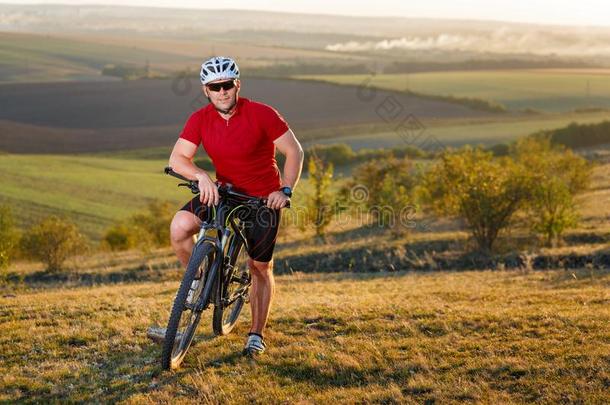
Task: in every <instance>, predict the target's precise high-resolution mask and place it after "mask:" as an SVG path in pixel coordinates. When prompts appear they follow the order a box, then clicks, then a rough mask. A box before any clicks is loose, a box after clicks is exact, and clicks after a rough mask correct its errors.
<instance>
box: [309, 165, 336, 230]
mask: <svg viewBox="0 0 610 405" xmlns="http://www.w3.org/2000/svg"><path fill="white" fill-rule="evenodd" d="M308 169H309V181H310V183H311V185H312V187H313V191H312V193H311V194H310V195H308V196H307V197H306V204H305V207H306V213H307V215H306V217H307V218H306V223H307V224H309V225H312V226H313V227H314V229H315V231H316V236H317V237H319V238H324V236H325V230H326V228H327V227H328V225H329V224H330V222H331V220H332V215H333V212H332V207H333V205H334V202H335V198H334V195H333V193H332V192H331V190H330V186H331V184H332V178H333V164H332V163H326V164H325V163H324V162H323V161H322V160H321V159H319V158H317V157H316V156H312V157H311V158H310V159H309V163H308Z"/></svg>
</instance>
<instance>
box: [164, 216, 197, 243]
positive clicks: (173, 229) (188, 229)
mask: <svg viewBox="0 0 610 405" xmlns="http://www.w3.org/2000/svg"><path fill="white" fill-rule="evenodd" d="M198 230H199V224H198V220H197V217H196V216H195V215H194V214H192V213H190V212H187V211H178V212H177V213H176V215H174V218H173V219H172V222H171V225H170V235H171V239H172V242H180V241H183V240H185V239H187V238H190V237H192V236H193V234H195V233H197V231H198Z"/></svg>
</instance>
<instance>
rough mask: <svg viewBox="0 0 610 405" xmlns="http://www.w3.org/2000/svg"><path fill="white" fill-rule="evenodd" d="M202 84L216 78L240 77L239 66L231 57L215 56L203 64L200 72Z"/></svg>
mask: <svg viewBox="0 0 610 405" xmlns="http://www.w3.org/2000/svg"><path fill="white" fill-rule="evenodd" d="M199 77H200V78H201V84H203V85H206V84H208V83H210V82H213V81H215V80H221V79H239V68H238V67H237V63H235V61H234V60H233V59H231V58H227V57H224V56H215V57H213V58H210V59H208V60H206V61H205V62H203V63H202V64H201V72H200V73H199Z"/></svg>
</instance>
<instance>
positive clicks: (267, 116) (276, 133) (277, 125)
mask: <svg viewBox="0 0 610 405" xmlns="http://www.w3.org/2000/svg"><path fill="white" fill-rule="evenodd" d="M259 117H260V120H261V124H262V128H263V130H264V131H265V134H266V135H267V138H269V139H270V140H271V141H275V140H276V139H277V138H279V137H280V136H282V135H284V134H285V133H286V131H288V129H289V128H288V124H287V123H286V120H284V117H282V116H281V115H280V113H279V112H277V111H276V110H275V109H274V108H272V107H270V106H268V105H265V104H261V111H260V115H259Z"/></svg>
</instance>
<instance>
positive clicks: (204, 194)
mask: <svg viewBox="0 0 610 405" xmlns="http://www.w3.org/2000/svg"><path fill="white" fill-rule="evenodd" d="M196 153H197V145H195V144H194V143H192V142H190V141H187V140H186V139H182V138H178V140H177V141H176V144H175V145H174V149H173V150H172V154H171V155H170V157H169V165H170V167H171V168H172V169H173V170H174V171H175V172H176V173H179V174H181V175H183V176H184V177H186V178H187V179H197V181H198V182H199V190H200V191H201V194H200V195H199V199H200V201H201V202H202V203H203V204H206V205H212V204H218V200H219V196H218V189H217V188H216V185H215V184H214V182H213V181H212V179H211V178H210V176H209V175H208V174H207V173H206V172H205V170H203V169H201V168H199V167H197V166H196V165H195V164H194V163H193V158H194V157H195V154H196Z"/></svg>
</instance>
